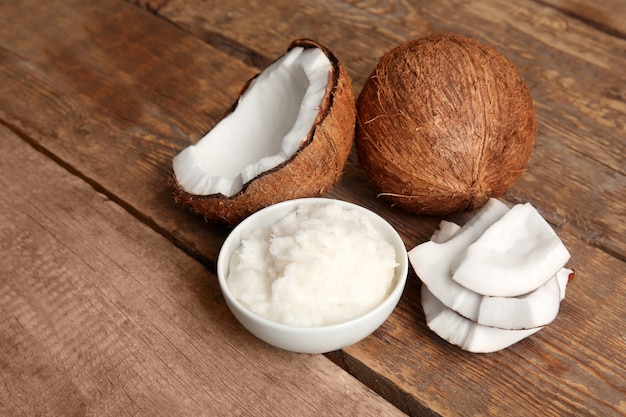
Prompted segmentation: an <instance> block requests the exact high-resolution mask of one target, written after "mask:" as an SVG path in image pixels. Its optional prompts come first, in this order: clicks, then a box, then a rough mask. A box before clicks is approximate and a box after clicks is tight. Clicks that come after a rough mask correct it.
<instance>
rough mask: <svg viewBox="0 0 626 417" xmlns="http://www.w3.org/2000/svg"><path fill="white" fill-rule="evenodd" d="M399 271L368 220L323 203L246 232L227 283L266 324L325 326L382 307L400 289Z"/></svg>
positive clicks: (355, 212)
mask: <svg viewBox="0 0 626 417" xmlns="http://www.w3.org/2000/svg"><path fill="white" fill-rule="evenodd" d="M397 265H398V262H397V260H396V254H395V250H394V248H393V246H392V245H391V244H390V243H389V242H387V241H386V240H385V238H384V237H383V236H382V234H381V233H380V232H379V231H378V230H376V229H375V228H374V226H373V225H372V224H371V222H370V221H369V219H368V218H367V217H366V215H365V214H364V213H362V212H361V211H359V210H355V209H351V208H345V207H343V206H341V205H339V204H335V203H332V202H330V203H317V204H309V205H300V206H298V208H297V209H296V210H295V211H293V212H291V213H289V214H287V215H286V216H285V217H283V218H281V219H279V220H278V221H277V222H275V223H274V224H272V225H271V226H269V227H263V228H258V229H254V230H248V231H246V232H244V233H243V235H242V239H241V245H240V247H239V248H238V249H237V250H236V251H235V253H234V254H233V256H232V258H231V260H230V268H229V274H228V276H227V278H226V283H227V285H228V287H229V289H230V291H231V292H232V294H233V295H234V297H235V298H237V300H238V301H239V302H241V303H242V304H243V305H245V306H246V307H247V308H248V309H249V310H251V311H252V312H254V313H255V314H257V315H259V316H261V317H265V318H267V319H269V320H272V321H275V322H279V323H284V324H288V325H293V326H302V327H311V326H323V325H329V324H336V323H342V322H345V321H348V320H350V319H352V318H355V317H358V316H360V315H362V314H364V313H366V312H368V311H370V310H372V309H373V308H374V307H376V306H377V305H379V304H380V303H381V302H382V301H383V300H384V299H385V298H386V296H387V295H388V294H389V292H390V291H391V289H392V285H393V281H394V276H395V269H396V267H397Z"/></svg>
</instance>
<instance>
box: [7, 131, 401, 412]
mask: <svg viewBox="0 0 626 417" xmlns="http://www.w3.org/2000/svg"><path fill="white" fill-rule="evenodd" d="M0 167H1V168H2V172H3V175H2V176H1V177H0V188H1V189H2V190H3V192H2V193H1V194H0V253H1V254H2V258H3V261H2V262H1V263H0V277H1V279H0V317H2V318H1V319H0V369H1V372H0V386H2V387H3V388H2V389H0V414H1V415H3V416H17V415H58V416H67V415H98V416H99V415H111V416H123V415H146V416H183V415H241V416H260V415H284V416H294V415H302V416H304V415H332V416H335V415H344V416H354V415H371V416H380V415H401V413H400V412H399V411H398V410H397V409H396V408H394V407H393V406H391V405H390V404H389V403H387V402H386V401H384V400H383V399H382V398H380V397H379V396H377V395H375V394H374V393H373V392H372V391H370V390H369V389H368V388H366V387H365V386H364V385H362V384H361V383H360V382H358V381H357V380H355V379H354V378H353V377H351V376H349V375H348V374H347V373H346V372H345V371H344V370H342V369H341V368H339V367H337V366H336V365H335V364H333V363H332V362H330V361H329V360H328V359H326V358H325V357H324V356H322V355H297V354H290V353H287V352H284V351H280V350H278V349H274V348H271V347H269V346H267V345H265V344H264V343H262V342H260V341H259V340H258V339H256V338H254V337H253V336H252V335H250V334H249V333H248V332H247V331H245V330H244V329H243V327H241V326H240V325H239V324H238V323H237V322H236V320H235V319H234V318H233V317H232V315H231V314H230V312H229V311H228V309H227V308H226V306H225V304H224V302H223V300H222V298H221V293H220V290H219V287H218V285H217V279H216V278H215V277H214V276H213V275H212V274H211V273H210V272H208V271H207V270H206V269H205V268H204V267H203V266H202V265H201V264H199V263H198V262H197V261H195V260H194V259H192V258H191V257H189V256H188V255H186V254H184V253H183V252H182V251H181V250H179V249H177V248H175V247H174V246H173V245H172V244H171V242H169V241H167V240H166V239H164V238H163V237H162V236H160V235H158V234H157V233H155V232H154V231H153V230H151V229H149V228H148V227H147V226H145V225H144V224H142V223H140V222H139V221H137V219H136V218H135V217H133V216H132V215H130V214H129V213H127V212H126V211H124V210H123V209H122V208H120V207H119V206H118V205H117V204H115V203H114V202H112V201H111V200H109V199H108V198H106V197H105V196H103V195H102V194H99V193H97V192H96V191H95V190H93V188H91V187H89V185H88V184H86V183H85V182H84V181H82V180H80V179H78V178H77V177H75V176H73V175H71V174H69V173H68V172H67V171H65V170H64V169H62V168H61V167H59V166H58V165H56V164H55V163H53V162H52V161H51V160H49V159H48V158H46V157H45V156H43V155H42V154H40V153H38V152H36V151H35V150H34V149H33V148H32V147H30V146H29V145H27V144H26V143H25V142H23V141H22V140H21V139H19V138H18V137H17V136H15V135H14V134H12V133H11V132H10V131H9V130H8V129H6V128H5V127H3V126H2V127H0Z"/></svg>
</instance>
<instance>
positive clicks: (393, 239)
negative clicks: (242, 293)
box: [217, 198, 408, 353]
mask: <svg viewBox="0 0 626 417" xmlns="http://www.w3.org/2000/svg"><path fill="white" fill-rule="evenodd" d="M328 201H332V202H335V203H337V204H341V205H342V206H344V207H346V208H352V209H356V210H359V211H361V212H363V213H365V214H366V215H367V217H368V218H369V219H370V221H371V223H372V225H373V226H374V227H376V228H377V229H378V230H379V231H380V232H381V234H382V235H383V236H384V237H385V238H386V239H387V241H388V242H389V243H390V244H391V245H393V247H394V248H395V251H396V257H397V260H398V266H397V267H396V275H395V277H394V284H393V288H392V290H391V292H390V293H389V295H388V296H387V298H386V299H385V300H384V301H383V302H382V303H381V304H379V305H378V306H377V307H375V308H374V309H373V310H370V311H369V312H367V313H366V314H364V315H362V316H360V317H357V318H355V319H352V320H350V321H347V322H343V323H339V324H333V325H328V326H319V327H296V326H289V325H286V324H282V323H277V322H274V321H271V320H268V319H266V318H263V317H261V316H258V315H256V314H255V313H253V312H252V311H250V310H249V309H247V308H246V307H245V306H244V305H242V304H241V303H240V302H239V301H237V299H235V297H234V296H233V295H232V293H231V292H230V290H229V288H228V285H227V284H226V277H227V276H228V268H229V263H230V258H231V256H232V255H233V253H234V252H235V251H236V250H237V248H238V247H239V246H240V243H241V233H242V231H243V230H249V229H254V228H258V227H266V226H269V225H271V224H273V223H275V222H276V221H277V220H278V219H280V218H282V217H284V216H285V215H286V214H287V213H289V212H291V211H293V210H295V209H296V207H297V206H298V205H300V204H314V203H320V202H328ZM407 273H408V257H407V251H406V248H405V246H404V243H403V242H402V238H401V237H400V236H399V235H398V233H397V232H396V231H395V229H394V228H393V227H392V226H391V225H390V224H389V223H387V221H385V220H384V219H383V218H382V217H380V216H378V215H377V214H375V213H373V212H372V211H370V210H368V209H366V208H364V207H361V206H358V205H355V204H352V203H348V202H345V201H340V200H331V199H327V198H303V199H296V200H289V201H284V202H281V203H277V204H274V205H272V206H269V207H266V208H264V209H262V210H260V211H258V212H256V213H254V214H252V215H251V216H250V217H248V218H247V219H245V220H244V221H242V222H241V223H240V224H239V225H238V226H237V227H235V229H233V231H232V232H231V233H230V235H229V236H228V237H227V238H226V240H225V241H224V244H223V245H222V248H221V250H220V253H219V256H218V259H217V276H218V279H219V284H220V287H221V289H222V293H223V295H224V299H225V300H226V304H227V305H228V307H229V308H230V310H231V311H232V313H233V314H234V316H235V317H236V318H237V320H239V322H241V324H242V325H243V326H244V327H245V328H246V329H248V331H250V333H252V334H253V335H255V336H256V337H258V338H259V339H261V340H263V341H264V342H266V343H268V344H270V345H272V346H275V347H278V348H281V349H284V350H288V351H292V352H300V353H324V352H330V351H334V350H338V349H341V348H344V347H346V346H349V345H352V344H354V343H356V342H358V341H360V340H362V339H364V338H365V337H367V336H369V335H370V334H371V333H372V332H373V331H374V330H376V329H377V328H378V327H380V325H382V324H383V323H384V322H385V320H387V318H388V317H389V315H390V314H391V313H392V311H393V310H394V308H395V307H396V305H397V304H398V301H399V300H400V296H401V295H402V292H403V291H404V286H405V283H406V279H407Z"/></svg>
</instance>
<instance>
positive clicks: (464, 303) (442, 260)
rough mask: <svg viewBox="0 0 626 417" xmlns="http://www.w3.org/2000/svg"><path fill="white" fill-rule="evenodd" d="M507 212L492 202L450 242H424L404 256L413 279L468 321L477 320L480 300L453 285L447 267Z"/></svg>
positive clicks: (460, 287) (506, 209)
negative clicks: (459, 312)
mask: <svg viewBox="0 0 626 417" xmlns="http://www.w3.org/2000/svg"><path fill="white" fill-rule="evenodd" d="M508 210H509V209H508V207H507V206H506V205H504V204H503V203H501V202H500V201H498V200H497V199H494V198H492V199H490V200H488V201H487V204H485V205H484V206H483V207H482V208H481V209H480V210H478V211H477V212H476V214H474V216H472V218H471V219H470V220H469V221H468V222H467V223H466V224H465V225H463V227H461V228H460V229H459V230H458V231H457V232H456V233H455V234H454V235H453V236H452V238H450V239H448V240H446V241H444V242H443V243H437V242H434V241H432V240H431V241H428V242H424V243H422V244H420V245H418V246H416V247H415V248H413V249H411V250H410V251H409V252H408V256H409V261H410V262H411V266H412V267H413V269H414V270H415V273H416V274H417V276H418V277H419V278H420V279H421V280H422V282H423V283H424V284H425V285H426V286H427V287H428V289H429V290H430V291H432V292H433V294H435V296H436V297H437V298H438V299H440V300H442V301H443V302H444V303H445V304H446V305H447V306H448V307H449V308H451V309H453V310H455V311H458V310H460V309H461V310H463V315H465V316H468V317H478V308H479V305H480V296H478V294H476V293H472V292H471V291H468V290H467V289H466V288H463V286H461V285H459V284H458V283H455V281H453V280H452V278H451V274H450V271H451V267H452V264H453V262H454V260H455V259H456V258H458V257H460V256H461V255H462V254H463V252H464V251H465V250H466V249H467V247H468V246H469V245H470V244H471V243H473V242H474V241H476V240H477V239H478V238H479V237H480V236H481V235H482V234H483V233H484V232H485V230H487V229H488V228H489V226H491V225H492V224H494V223H495V222H496V221H498V220H499V219H501V218H502V216H504V215H505V213H506V212H507V211H508ZM440 233H441V232H440Z"/></svg>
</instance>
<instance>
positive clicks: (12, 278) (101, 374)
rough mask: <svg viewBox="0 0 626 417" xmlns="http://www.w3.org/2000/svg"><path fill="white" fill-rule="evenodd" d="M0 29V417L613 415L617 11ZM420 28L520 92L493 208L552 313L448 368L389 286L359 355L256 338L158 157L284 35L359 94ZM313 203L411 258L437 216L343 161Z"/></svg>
mask: <svg viewBox="0 0 626 417" xmlns="http://www.w3.org/2000/svg"><path fill="white" fill-rule="evenodd" d="M213 3H215V4H213ZM0 21H1V24H0V125H2V126H0V144H1V145H0V146H2V149H1V157H0V167H1V168H2V171H3V177H2V179H1V180H0V181H2V184H1V185H2V187H3V188H2V190H3V192H2V194H1V197H0V203H1V204H0V216H1V217H0V233H1V237H2V240H1V241H0V245H1V246H0V248H1V252H0V254H1V255H2V258H3V262H2V264H1V265H2V266H1V267H0V311H1V313H2V317H3V319H2V320H0V335H1V337H2V342H1V343H0V387H2V388H1V389H0V414H2V415H5V414H6V415H20V413H21V414H23V415H68V414H74V415H80V414H90V415H119V414H122V413H127V414H132V415H139V414H141V415H155V414H163V415H172V412H173V413H174V414H175V415H201V414H206V415H210V414H214V412H218V413H219V412H226V411H227V410H229V409H230V413H231V414H236V415H246V414H248V413H249V414H250V415H262V414H268V413H271V412H275V413H276V414H285V415H295V414H303V415H304V414H318V415H319V414H329V415H331V414H333V415H334V414H342V412H343V413H344V414H346V415H348V414H349V413H350V410H353V409H354V407H361V408H360V409H358V410H356V411H357V412H359V413H358V414H363V413H365V411H363V412H360V411H361V410H366V409H370V414H371V415H377V414H381V413H382V414H386V415H388V414H389V413H391V412H393V407H391V405H393V406H396V407H397V408H399V409H400V410H402V411H404V412H405V413H407V414H410V415H446V416H447V415H512V414H515V415H520V414H524V415H533V416H534V415H554V416H560V415H600V416H610V415H624V414H626V383H625V380H624V376H625V375H626V355H625V351H626V318H625V317H626V304H624V302H623V300H624V299H625V298H626V281H624V279H623V278H624V276H626V240H624V238H623V236H624V235H625V234H626V222H625V221H624V220H625V218H626V73H625V72H624V68H626V28H625V27H624V22H625V21H626V2H624V1H618V0H612V1H608V2H590V1H583V0H578V1H564V0H544V1H511V0H507V1H504V0H480V1H478V0H477V1H470V2H455V1H450V0H448V1H440V2H426V1H411V2H402V1H399V2H375V3H372V2H366V3H363V4H361V3H356V2H344V1H331V0H326V1H320V2H305V1H300V0H292V1H284V0H279V1H274V2H271V3H268V2H258V1H251V2H250V1H245V2H244V1H239V0H231V1H229V2H208V1H200V0H190V1H185V0H166V1H161V0H135V1H132V2H124V1H122V0H106V1H99V2H89V1H81V0H69V1H64V2H60V1H59V2H35V1H33V0H25V1H20V2H0ZM442 31H450V32H455V33H462V34H466V35H471V36H475V37H478V38H479V39H481V40H483V41H485V42H487V43H490V44H492V45H494V46H495V47H496V48H498V50H500V51H501V52H502V53H503V54H504V55H506V56H507V57H508V58H509V59H511V60H512V61H513V62H514V63H515V65H516V66H517V67H518V69H519V70H520V73H521V74H522V76H523V77H524V78H525V80H526V81H527V83H528V85H529V87H530V89H531V92H532V95H533V98H534V100H535V104H536V109H537V115H538V122H539V131H538V141H537V145H536V147H535V150H534V152H533V155H532V158H531V161H530V164H529V167H528V171H527V172H526V173H524V175H523V176H522V177H521V178H520V180H519V181H518V182H517V183H516V184H515V186H514V187H513V189H512V190H511V191H510V192H509V193H507V194H506V195H505V197H504V198H503V200H505V201H508V202H510V203H517V202H525V201H530V202H532V203H533V204H534V205H535V206H536V207H537V208H538V209H539V210H540V211H541V212H542V214H543V215H544V216H545V217H546V218H547V219H548V220H549V221H550V222H551V223H552V224H553V226H554V227H555V229H556V230H557V232H558V233H559V236H560V237H561V238H562V239H563V241H564V242H565V244H566V245H567V247H568V248H569V249H570V251H571V253H572V259H571V261H570V263H569V266H570V267H572V268H575V269H576V271H577V278H576V280H575V281H574V282H573V283H572V284H571V285H570V287H569V288H568V296H567V298H566V299H565V301H564V302H563V304H562V308H561V312H560V314H559V316H558V317H557V319H556V321H555V322H554V323H553V324H551V325H550V326H549V327H547V328H546V329H544V330H542V331H541V332H539V333H537V334H536V335H534V336H532V337H531V338H528V339H526V340H524V341H522V342H520V343H518V344H517V345H515V346H513V347H511V348H509V349H506V350H504V351H501V352H498V353H495V354H489V355H475V354H469V353H465V352H462V351H460V350H459V349H457V348H455V347H454V346H451V345H449V344H447V343H446V342H444V341H442V340H440V339H438V338H437V337H436V336H434V335H433V334H432V333H431V332H430V331H429V330H428V329H427V328H426V326H425V324H424V317H423V313H422V311H421V307H420V303H419V295H418V290H419V285H420V283H419V281H418V279H417V277H415V275H414V274H411V276H410V277H409V285H408V287H407V289H406V291H405V294H404V296H403V298H402V300H401V302H400V305H399V306H398V308H397V309H396V311H395V312H394V314H393V315H392V316H391V318H390V319H389V320H388V321H387V322H386V323H385V324H384V325H383V326H382V327H381V328H380V329H379V330H377V331H376V332H375V333H374V334H373V335H372V336H370V337H369V338H367V339H366V340H365V341H363V342H361V343H358V344H356V345H354V346H351V347H349V348H346V349H344V350H342V351H339V352H333V353H331V354H328V355H326V356H320V355H315V356H311V355H293V354H287V353H285V352H281V351H279V350H277V349H273V348H270V347H267V346H265V345H263V344H262V343H260V342H258V341H257V340H256V339H254V338H253V337H252V336H250V335H249V334H247V333H246V332H245V331H244V330H242V329H241V327H240V326H238V325H237V323H236V322H234V319H232V318H231V316H230V315H229V314H228V312H227V309H226V307H225V305H224V303H223V301H222V299H221V294H220V293H219V290H218V287H217V283H216V279H215V277H214V275H213V270H214V264H215V260H216V257H217V252H218V250H219V248H220V246H221V243H222V242H223V240H224V238H225V236H226V235H227V233H228V230H227V229H225V228H223V227H221V226H216V225H212V224H207V223H205V222H204V221H203V220H202V219H200V218H198V217H197V216H193V215H191V214H190V213H188V212H187V211H186V210H184V209H183V208H181V207H179V206H177V205H175V204H174V202H173V201H172V199H171V196H170V193H169V190H168V188H167V184H166V178H167V176H168V175H169V174H170V170H171V159H172V157H173V156H174V155H175V154H176V153H177V152H178V151H180V150H181V149H182V148H183V147H185V146H186V145H187V144H189V143H192V142H194V141H196V140H197V139H198V138H199V137H200V136H201V135H202V134H203V133H204V132H206V130H208V129H209V128H210V127H211V126H212V125H213V124H214V123H215V122H216V121H217V120H219V118H220V116H221V114H222V112H223V111H224V110H225V109H226V108H227V107H228V106H229V105H230V104H231V103H232V101H233V100H234V98H235V97H236V94H237V92H238V91H239V89H240V88H241V86H242V85H243V83H244V82H245V81H246V80H247V79H248V78H250V76H252V75H253V74H255V73H257V72H258V71H260V70H261V69H263V67H264V66H265V65H267V64H268V63H269V62H271V61H272V60H273V59H275V58H276V57H277V56H279V55H280V54H282V53H283V51H284V49H285V48H286V46H287V45H288V44H289V42H290V41H291V40H292V39H294V38H296V37H310V38H313V39H316V40H318V41H320V42H322V43H325V44H326V45H327V46H328V47H329V48H330V49H331V50H333V52H334V53H335V54H336V55H337V56H338V57H339V59H340V60H341V61H342V62H343V63H344V65H345V66H346V67H347V69H348V71H349V72H350V74H351V75H352V77H353V79H354V89H355V93H357V94H358V92H359V91H360V88H361V86H362V84H363V82H364V81H365V79H366V77H367V76H368V75H369V73H370V72H371V70H372V69H373V66H374V65H375V62H376V59H377V58H378V57H379V56H380V55H381V54H382V53H384V51H386V50H387V49H389V48H391V47H393V46H395V45H396V44H398V43H400V42H402V41H403V40H406V39H409V38H411V37H418V36H422V35H425V34H428V33H435V32H442ZM33 149H34V150H36V151H38V152H35V151H34V150H33ZM88 185H89V186H91V188H90V187H89V186H88ZM329 196H332V197H336V198H341V199H345V200H349V201H354V202H358V203H360V204H362V205H365V206H367V207H370V208H372V209H373V210H375V211H377V212H379V213H380V214H382V215H383V216H384V217H385V218H387V219H388V220H389V221H390V222H391V223H392V224H393V225H394V226H395V227H396V228H397V229H398V231H399V232H400V233H401V235H402V237H403V239H404V241H405V244H406V246H407V248H409V249H410V248H412V247H413V246H415V245H416V244H418V243H421V242H422V241H424V240H425V239H426V238H427V237H428V236H429V235H430V233H431V232H432V231H433V230H434V228H435V226H436V224H437V222H438V221H439V218H425V217H418V216H414V215H410V214H408V213H403V212H400V211H397V210H394V209H392V208H390V207H388V206H387V204H386V203H385V202H384V201H381V200H379V199H377V198H376V192H375V191H374V190H373V188H372V187H371V186H370V185H369V183H368V181H367V179H366V177H365V176H364V175H363V173H362V172H361V170H360V169H359V167H358V163H357V160H356V157H355V155H354V154H353V155H352V156H351V158H350V161H349V164H348V166H347V167H346V170H345V173H344V176H343V178H342V181H341V182H340V183H339V184H338V185H337V186H336V187H335V188H334V189H333V190H332V191H331V192H330V193H329ZM451 218H452V219H453V220H463V219H465V218H466V216H465V215H459V216H452V217H451ZM155 232H156V233H155ZM159 234H160V235H161V236H162V237H159V236H158V235H159ZM163 237H165V239H163ZM181 249H182V251H181ZM183 251H184V252H186V253H187V255H185V254H183V253H182V252H183ZM190 256H191V257H190ZM192 257H193V258H195V260H192ZM333 362H334V363H333ZM226 364H232V365H234V366H235V367H236V368H237V369H230V368H226ZM335 364H338V365H340V366H341V367H342V368H343V369H344V370H345V371H344V370H341V369H340V368H338V367H337V366H336V365H335ZM346 371H347V372H346ZM304 373H306V377H303V375H304ZM349 374H351V375H352V376H350V375H349ZM353 377H355V378H356V379H353ZM356 380H360V381H361V382H362V383H363V384H365V385H367V386H369V387H370V388H371V389H373V391H374V392H376V393H377V394H378V395H379V396H380V397H378V396H376V394H373V393H372V392H370V391H367V390H366V389H365V388H364V387H363V386H362V385H360V384H359V382H358V381H356ZM220 382H222V383H223V384H225V385H229V386H228V387H227V388H224V387H221V386H220V385H221V384H220ZM229 383H230V384H229ZM311 392H313V393H314V394H311ZM288 394H289V395H292V396H293V398H291V399H285V398H283V397H284V396H285V395H288ZM381 397H382V398H381ZM383 398H384V399H385V400H387V401H388V402H389V403H390V404H391V405H390V404H387V403H386V402H385V401H384V400H383Z"/></svg>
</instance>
